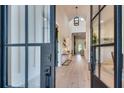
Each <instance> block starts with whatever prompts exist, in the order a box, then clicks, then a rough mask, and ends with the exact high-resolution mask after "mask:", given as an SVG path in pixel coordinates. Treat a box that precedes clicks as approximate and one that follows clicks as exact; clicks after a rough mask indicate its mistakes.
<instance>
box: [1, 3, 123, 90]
mask: <svg viewBox="0 0 124 93" xmlns="http://www.w3.org/2000/svg"><path fill="white" fill-rule="evenodd" d="M61 7H62V8H61ZM69 7H70V8H71V10H72V11H70V8H69ZM75 7H76V6H50V5H48V6H44V5H43V6H16V5H15V6H4V5H3V6H0V14H1V15H0V36H1V38H0V45H1V46H0V87H4V88H5V87H6V88H8V87H9V88H20V87H25V88H28V87H40V88H52V87H56V86H55V85H56V84H55V83H56V82H55V80H57V79H56V77H55V75H56V69H55V64H56V63H57V64H56V66H61V65H62V64H61V58H58V59H57V58H56V57H57V53H56V50H57V47H56V40H55V29H56V22H55V20H57V25H58V33H57V34H58V38H59V39H58V42H59V40H60V41H61V42H59V45H58V47H59V46H61V45H62V47H63V49H64V51H66V53H67V54H69V55H68V56H69V57H68V58H69V60H68V61H69V64H68V63H67V64H65V65H68V66H71V67H72V68H71V67H70V68H69V67H67V66H63V68H64V69H66V70H65V71H64V72H68V71H69V72H68V73H72V74H73V75H72V76H71V75H70V74H68V73H67V75H68V76H69V75H70V78H73V79H74V81H75V82H79V84H78V85H75V82H73V81H71V83H70V84H69V85H72V86H71V87H80V85H81V87H82V86H83V87H90V85H91V87H115V88H120V87H122V79H123V78H122V61H123V60H122V6H120V5H119V6H118V5H117V6H104V5H101V6H99V5H98V6H97V5H96V6H83V5H82V6H78V7H79V10H78V11H79V12H80V11H81V12H80V13H82V14H80V13H79V14H77V13H75ZM80 7H82V8H80ZM55 9H59V10H60V12H61V11H65V10H66V11H65V12H67V13H68V15H67V16H63V14H65V13H62V14H61V13H58V14H60V15H59V16H62V18H61V19H56V18H55V17H56V16H57V15H55V13H57V12H55V11H56V10H55ZM62 9H64V10H62ZM83 9H85V11H83ZM111 9H112V11H111V12H112V13H109V12H110V11H109V10H111ZM88 11H90V12H88ZM72 13H73V14H72ZM87 13H88V14H87ZM106 13H107V14H110V15H111V16H110V15H108V16H107V17H106V16H105V15H106ZM83 14H86V15H83ZM72 15H73V16H72ZM77 15H79V16H80V17H79V18H78V19H80V21H82V23H83V24H85V25H86V26H85V27H86V29H85V28H82V29H83V31H86V32H88V33H86V38H87V37H89V39H86V44H85V45H86V50H89V51H83V53H82V52H81V51H82V44H81V45H80V44H79V45H78V44H77V46H78V47H79V48H77V49H78V50H77V51H78V52H77V53H76V52H74V49H75V48H74V46H73V43H72V44H70V43H71V41H70V40H71V39H72V41H74V37H73V36H72V34H69V33H68V31H70V30H69V28H68V27H69V26H70V27H71V28H73V27H72V26H71V25H72V24H74V23H73V19H74V17H76V19H77ZM81 15H83V18H82V16H81ZM87 15H88V16H87ZM108 17H109V18H108ZM110 17H113V18H110ZM107 19H108V20H107ZM63 20H64V22H63ZM65 20H66V21H65ZM68 20H70V25H69V26H68V25H66V24H67V23H68ZM88 20H89V21H88ZM59 21H62V24H60V23H61V22H59ZM84 21H86V23H85V22H84ZM106 21H107V22H110V24H111V26H110V25H108V27H107V28H108V29H105V28H104V27H105V25H106V24H107V23H106V24H104V23H105V22H106ZM76 22H77V20H76ZM77 24H80V22H77V23H76V25H77ZM108 24H109V23H108ZM63 26H64V28H63ZM73 26H74V25H73ZM106 26H107V25H106ZM109 27H113V28H112V29H110V28H109ZM63 29H64V30H63ZM73 29H74V30H73ZM73 29H71V30H73V31H74V32H75V31H79V30H80V29H76V28H75V27H74V28H73ZM102 29H104V30H102ZM64 31H66V32H67V33H65V34H64V33H63V34H64V37H61V35H60V33H61V32H64ZM104 31H107V35H106V34H105V33H103V32H104ZM111 31H112V32H111ZM110 32H111V33H113V34H111V35H112V37H111V35H110ZM39 35H40V36H39ZM41 35H42V37H41ZM109 35H110V37H109ZM65 36H66V37H65ZM102 36H108V37H102ZM70 38H71V39H70ZM103 41H104V42H103ZM67 42H68V43H67ZM87 42H89V43H87ZM74 43H75V42H74ZM75 44H76V43H75ZM75 44H74V45H75ZM71 45H72V47H71V48H70V46H71ZM110 47H113V48H110ZM103 48H104V49H103ZM59 50H60V51H59V53H60V54H59V55H60V56H61V53H62V51H61V47H59ZM105 51H106V54H105V53H104V52H105ZM55 53H56V54H55ZM75 53H76V54H84V55H83V57H85V58H86V60H85V59H82V58H83V57H82V56H81V55H76V56H74V54H75ZM67 54H66V55H67ZM85 54H86V56H85ZM71 55H72V56H71ZM106 55H107V58H106ZM103 56H104V57H103ZM89 58H90V59H89ZM75 59H77V60H75ZM104 59H107V60H104ZM72 60H73V62H72ZM74 60H75V61H74ZM57 61H58V62H57ZM104 61H106V62H104ZM63 63H64V62H63ZM71 63H73V64H71ZM84 63H86V64H84ZM58 64H59V65H58ZM76 64H77V66H76V67H75V65H76ZM81 64H84V65H81ZM88 64H89V65H88ZM73 67H75V68H76V69H75V68H73ZM88 67H89V68H88ZM56 68H57V67H56ZM79 68H83V69H84V70H83V71H82V72H81V70H80V69H79ZM76 70H77V71H76ZM88 70H90V73H89V72H88ZM32 71H33V72H32ZM75 71H76V72H75ZM86 71H87V72H86ZM77 72H79V73H78V74H77ZM106 72H107V73H106ZM62 73H63V72H62ZM62 73H61V74H62ZM80 73H82V74H80ZM105 74H108V75H111V76H112V79H111V82H108V81H105V78H110V77H109V76H108V75H105ZM37 75H38V77H37ZM62 75H63V74H62ZM79 75H80V76H81V78H80V76H79ZM84 75H85V76H87V75H90V76H91V77H90V78H88V79H89V81H90V83H91V84H90V83H89V82H88V83H87V82H86V79H87V77H85V78H84V79H83V81H82V82H83V83H84V82H86V84H89V85H86V86H85V85H84V84H82V82H80V80H82V77H84ZM35 76H36V77H37V78H35V79H34V77H35ZM103 76H104V79H103ZM88 77H89V76H88ZM70 78H69V79H66V81H67V82H68V81H69V80H71V79H70ZM77 78H80V79H77ZM73 79H72V80H73ZM60 80H61V82H64V77H63V78H62V79H60ZM62 80H63V81H62ZM106 80H107V79H106ZM110 84H111V85H110ZM64 87H67V86H64ZM68 87H70V86H68Z"/></svg>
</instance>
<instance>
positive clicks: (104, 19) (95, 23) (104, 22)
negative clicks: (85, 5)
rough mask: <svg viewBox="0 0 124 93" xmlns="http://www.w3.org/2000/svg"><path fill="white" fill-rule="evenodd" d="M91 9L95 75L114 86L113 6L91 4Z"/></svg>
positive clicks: (108, 84)
mask: <svg viewBox="0 0 124 93" xmlns="http://www.w3.org/2000/svg"><path fill="white" fill-rule="evenodd" d="M92 9H93V15H94V16H95V17H94V16H93V20H92V29H93V37H92V40H93V46H92V47H93V49H95V51H94V55H95V56H94V57H95V59H94V61H95V75H96V76H97V77H98V79H99V80H101V81H102V82H103V83H104V84H105V85H106V86H108V87H114V7H113V6H110V5H109V6H97V7H96V6H93V8H92ZM94 10H98V11H99V12H94ZM94 13H95V14H94Z"/></svg>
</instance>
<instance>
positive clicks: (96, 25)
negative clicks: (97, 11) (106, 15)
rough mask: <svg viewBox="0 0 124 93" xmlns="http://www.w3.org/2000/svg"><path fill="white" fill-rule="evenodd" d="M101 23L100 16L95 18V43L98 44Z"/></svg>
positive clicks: (93, 38)
mask: <svg viewBox="0 0 124 93" xmlns="http://www.w3.org/2000/svg"><path fill="white" fill-rule="evenodd" d="M98 26H99V23H98V16H97V17H96V18H95V19H94V20H93V37H92V40H93V45H96V44H98V40H99V31H98V29H99V27H98Z"/></svg>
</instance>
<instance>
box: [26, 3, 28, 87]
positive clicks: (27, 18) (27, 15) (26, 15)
mask: <svg viewBox="0 0 124 93" xmlns="http://www.w3.org/2000/svg"><path fill="white" fill-rule="evenodd" d="M25 87H26V88H28V6H27V5H26V6H25Z"/></svg>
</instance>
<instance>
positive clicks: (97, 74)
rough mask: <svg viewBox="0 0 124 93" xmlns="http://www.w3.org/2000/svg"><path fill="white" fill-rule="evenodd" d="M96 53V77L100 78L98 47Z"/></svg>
mask: <svg viewBox="0 0 124 93" xmlns="http://www.w3.org/2000/svg"><path fill="white" fill-rule="evenodd" d="M95 52H96V67H95V75H96V76H97V77H99V64H98V62H99V48H98V47H96V50H95Z"/></svg>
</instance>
